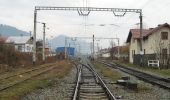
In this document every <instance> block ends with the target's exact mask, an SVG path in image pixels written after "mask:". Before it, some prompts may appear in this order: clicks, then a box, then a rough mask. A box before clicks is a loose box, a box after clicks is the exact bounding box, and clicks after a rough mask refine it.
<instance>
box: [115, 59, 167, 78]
mask: <svg viewBox="0 0 170 100" xmlns="http://www.w3.org/2000/svg"><path fill="white" fill-rule="evenodd" d="M116 63H118V64H120V65H124V66H126V67H130V68H135V69H138V70H141V71H145V72H152V73H155V74H158V75H161V76H165V77H170V69H161V70H159V69H155V68H152V67H146V66H145V67H140V66H139V65H134V64H130V63H124V62H118V61H117V62H116Z"/></svg>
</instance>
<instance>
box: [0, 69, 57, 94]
mask: <svg viewBox="0 0 170 100" xmlns="http://www.w3.org/2000/svg"><path fill="white" fill-rule="evenodd" d="M55 68H57V67H50V68H48V69H47V70H44V71H42V72H39V73H38V74H35V75H33V76H30V77H28V78H26V79H23V80H21V81H18V82H14V83H13V84H8V85H6V86H4V87H0V91H3V90H6V89H8V88H10V87H13V86H15V85H17V84H19V83H22V82H25V81H27V80H29V79H31V78H33V77H36V76H39V75H41V74H44V73H46V72H48V71H51V70H52V69H55Z"/></svg>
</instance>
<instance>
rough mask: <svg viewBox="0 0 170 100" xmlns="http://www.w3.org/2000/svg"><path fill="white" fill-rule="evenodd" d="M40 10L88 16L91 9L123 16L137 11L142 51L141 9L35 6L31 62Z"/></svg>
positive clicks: (34, 51) (34, 60)
mask: <svg viewBox="0 0 170 100" xmlns="http://www.w3.org/2000/svg"><path fill="white" fill-rule="evenodd" d="M40 10H61V11H77V12H78V14H79V15H80V16H88V15H89V14H90V12H91V11H107V12H113V13H114V15H115V16H124V15H125V14H126V13H127V12H135V13H139V18H140V50H141V51H142V39H143V36H142V9H124V8H96V7H52V6H36V7H35V10H34V35H33V36H34V42H33V45H34V46H33V64H34V63H35V62H36V22H37V11H40ZM84 12H87V13H84ZM115 12H123V15H116V14H115Z"/></svg>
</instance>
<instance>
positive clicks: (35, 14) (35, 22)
mask: <svg viewBox="0 0 170 100" xmlns="http://www.w3.org/2000/svg"><path fill="white" fill-rule="evenodd" d="M36 24H37V10H36V9H35V10H34V35H33V36H34V37H33V56H32V57H33V58H32V63H33V65H35V62H36V26H37V25H36Z"/></svg>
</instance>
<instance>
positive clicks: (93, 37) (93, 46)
mask: <svg viewBox="0 0 170 100" xmlns="http://www.w3.org/2000/svg"><path fill="white" fill-rule="evenodd" d="M94 56H95V54H94V34H93V60H94Z"/></svg>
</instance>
